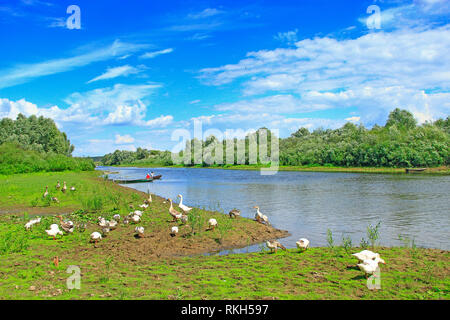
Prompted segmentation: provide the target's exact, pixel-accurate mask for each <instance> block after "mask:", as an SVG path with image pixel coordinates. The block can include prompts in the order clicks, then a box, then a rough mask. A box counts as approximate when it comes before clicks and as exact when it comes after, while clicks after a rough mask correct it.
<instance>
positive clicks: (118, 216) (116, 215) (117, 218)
mask: <svg viewBox="0 0 450 320" xmlns="http://www.w3.org/2000/svg"><path fill="white" fill-rule="evenodd" d="M113 219H114V220H115V221H117V222H120V214H115V215H113Z"/></svg>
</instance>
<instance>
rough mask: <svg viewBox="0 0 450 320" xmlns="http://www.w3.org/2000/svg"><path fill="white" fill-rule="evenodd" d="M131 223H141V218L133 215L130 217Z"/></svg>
mask: <svg viewBox="0 0 450 320" xmlns="http://www.w3.org/2000/svg"><path fill="white" fill-rule="evenodd" d="M131 221H133V223H139V222H140V221H141V217H140V216H138V215H136V214H135V215H134V216H132V217H131Z"/></svg>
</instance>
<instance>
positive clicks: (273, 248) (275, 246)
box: [266, 240, 286, 253]
mask: <svg viewBox="0 0 450 320" xmlns="http://www.w3.org/2000/svg"><path fill="white" fill-rule="evenodd" d="M266 244H267V247H268V248H269V249H270V252H273V251H275V253H277V249H278V248H281V249H283V250H285V251H286V247H285V246H283V245H282V244H281V243H279V242H278V241H276V240H275V241H267V242H266Z"/></svg>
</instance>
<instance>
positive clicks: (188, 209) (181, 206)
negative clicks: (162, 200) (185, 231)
mask: <svg viewBox="0 0 450 320" xmlns="http://www.w3.org/2000/svg"><path fill="white" fill-rule="evenodd" d="M178 198H180V204H179V205H178V207H179V208H180V209H181V210H183V211H184V213H188V212H189V211H191V210H192V208H190V207H188V206H186V205H184V204H183V196H182V195H181V194H179V195H178Z"/></svg>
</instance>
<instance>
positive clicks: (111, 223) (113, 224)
mask: <svg viewBox="0 0 450 320" xmlns="http://www.w3.org/2000/svg"><path fill="white" fill-rule="evenodd" d="M117 225H118V223H117V221H116V220H114V219H113V220H111V221H109V229H111V230H116V229H117Z"/></svg>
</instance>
